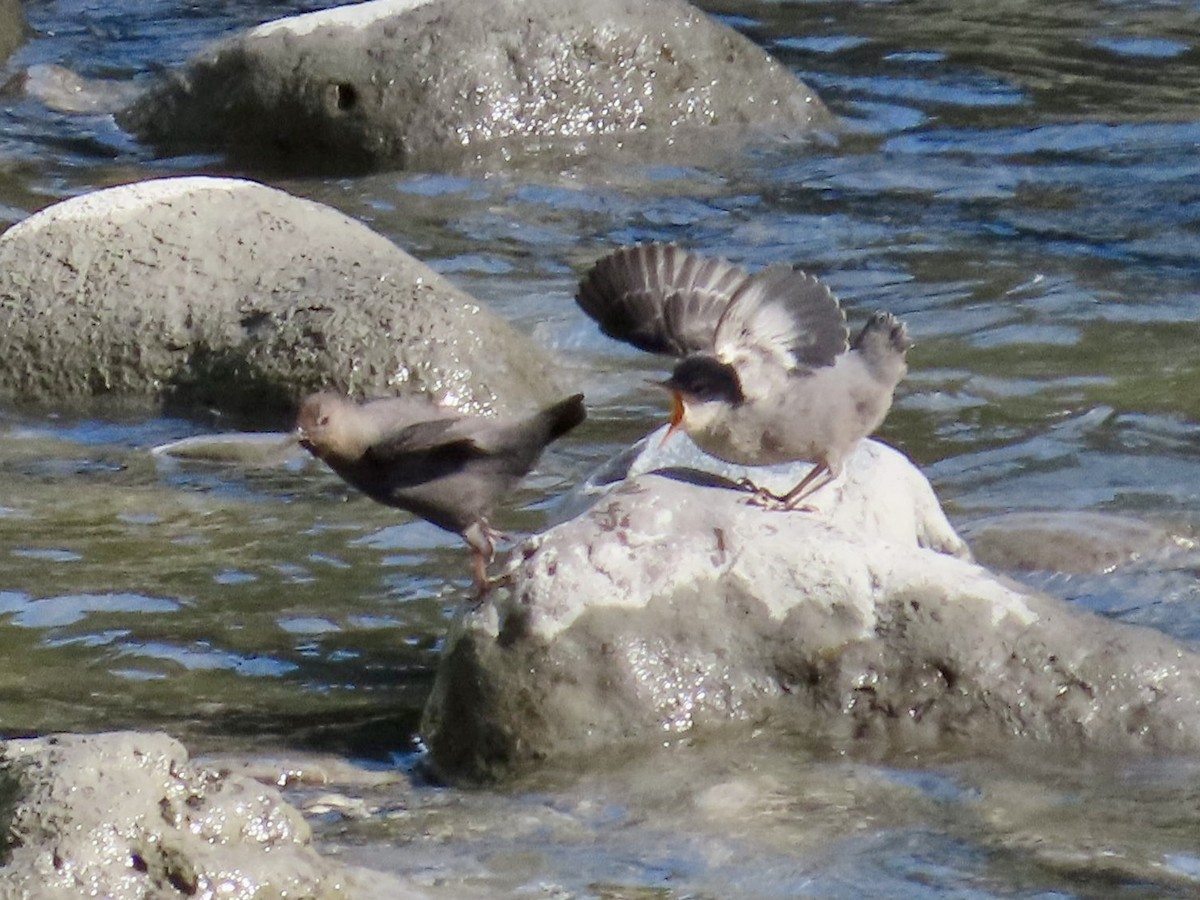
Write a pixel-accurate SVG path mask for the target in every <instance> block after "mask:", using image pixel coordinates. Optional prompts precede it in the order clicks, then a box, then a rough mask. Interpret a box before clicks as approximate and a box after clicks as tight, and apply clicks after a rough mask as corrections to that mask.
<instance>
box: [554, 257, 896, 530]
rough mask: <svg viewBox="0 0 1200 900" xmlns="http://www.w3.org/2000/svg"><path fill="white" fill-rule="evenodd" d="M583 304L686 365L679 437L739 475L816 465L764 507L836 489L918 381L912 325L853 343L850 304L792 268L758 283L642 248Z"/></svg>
mask: <svg viewBox="0 0 1200 900" xmlns="http://www.w3.org/2000/svg"><path fill="white" fill-rule="evenodd" d="M575 299H576V302H578V304H579V306H580V307H581V308H582V309H583V311H584V312H585V313H587V314H588V315H589V316H590V317H591V318H592V319H594V320H595V321H596V322H597V324H599V326H600V329H601V331H603V332H604V333H605V334H607V335H608V336H610V337H614V338H616V339H618V340H621V341H625V342H626V343H629V344H632V345H633V346H635V347H638V348H639V349H642V350H647V351H649V352H651V353H662V354H668V355H671V356H675V357H679V358H680V361H679V363H678V364H677V365H676V366H675V369H674V371H673V372H672V373H671V377H670V378H668V379H667V380H666V381H664V382H661V384H662V385H663V386H664V387H666V388H667V389H668V390H669V391H670V392H671V394H672V397H673V398H674V410H673V413H672V416H671V427H670V430H669V431H668V432H667V437H670V435H671V434H673V433H674V432H675V430H676V429H678V428H680V427H682V428H683V429H684V430H685V431H686V432H687V433H688V435H689V436H690V437H691V438H692V440H693V441H694V442H695V443H696V444H697V446H699V447H700V449H702V450H704V451H705V452H706V453H710V454H712V455H713V456H716V457H719V458H720V459H723V460H725V461H726V462H731V463H736V464H738V465H749V466H762V465H773V464H776V463H785V462H795V461H800V460H804V461H808V462H811V463H813V464H814V465H813V468H812V470H811V471H810V472H809V473H808V474H806V475H805V476H804V478H803V479H801V481H800V482H799V483H798V484H797V485H796V486H795V487H794V488H792V489H791V490H790V491H788V492H787V493H786V494H784V495H782V496H779V495H776V494H772V493H771V492H769V491H766V490H765V489H763V488H757V487H756V488H755V499H754V501H753V502H757V503H759V504H761V505H764V506H776V507H782V508H784V509H795V508H796V507H797V506H798V505H799V504H800V501H802V500H803V499H804V498H805V497H808V496H810V495H811V494H812V493H813V492H814V491H817V490H819V489H820V488H822V487H824V486H825V485H826V484H828V483H829V482H831V481H833V480H834V479H835V478H836V477H837V476H838V475H839V474H840V473H841V471H842V466H843V464H844V462H845V460H846V458H847V457H848V456H849V455H850V453H851V451H853V449H854V448H855V446H856V445H857V444H858V442H859V441H860V440H862V439H863V438H864V437H866V436H867V435H869V434H870V433H871V432H872V431H874V430H875V429H876V428H878V427H879V425H880V423H882V422H883V419H884V417H885V416H886V415H887V412H888V410H889V409H890V408H891V405H892V393H893V391H894V390H895V388H896V385H897V384H898V383H899V382H900V379H901V378H903V377H904V373H905V372H906V371H907V367H906V364H905V353H906V351H907V350H908V348H909V346H911V341H910V340H909V338H908V332H907V331H906V330H905V327H904V324H903V323H902V322H899V321H897V320H896V318H895V317H894V316H892V315H891V314H890V313H886V312H877V313H875V314H874V315H873V316H871V318H870V319H869V320H868V321H867V324H866V326H865V327H864V328H863V329H862V331H861V332H859V334H858V336H857V337H855V338H854V340H853V341H849V340H848V338H849V331H848V329H847V327H846V316H845V313H844V312H843V311H842V308H841V306H840V304H839V303H838V300H837V298H836V297H835V296H834V295H833V293H832V292H831V291H830V290H829V288H828V287H826V286H825V285H824V284H822V283H821V282H820V281H819V280H817V279H816V278H815V277H814V276H812V275H808V274H805V273H804V272H801V271H799V270H797V269H793V268H791V267H790V266H772V267H770V268H768V269H764V270H763V271H760V272H757V273H755V274H753V275H751V274H749V273H748V272H746V270H745V269H742V268H740V267H739V266H735V265H733V264H732V263H730V262H727V261H726V260H723V259H715V258H709V257H704V256H700V255H699V254H695V253H690V252H688V251H686V250H683V249H681V248H679V247H677V246H676V245H674V244H661V243H654V244H639V245H635V246H631V247H624V248H622V249H620V250H617V251H615V252H613V253H611V254H609V255H608V256H605V257H604V258H602V259H601V260H600V261H599V262H597V263H596V264H595V265H594V266H593V267H592V269H591V270H590V271H589V272H588V273H587V274H586V275H585V276H584V278H583V280H582V281H581V283H580V286H579V292H578V294H577V295H576V298H575ZM665 440H666V438H664V441H665Z"/></svg>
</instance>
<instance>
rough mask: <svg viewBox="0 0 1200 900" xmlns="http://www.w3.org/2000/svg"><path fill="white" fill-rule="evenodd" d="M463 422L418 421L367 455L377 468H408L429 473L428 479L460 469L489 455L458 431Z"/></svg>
mask: <svg viewBox="0 0 1200 900" xmlns="http://www.w3.org/2000/svg"><path fill="white" fill-rule="evenodd" d="M460 421H461V420H459V419H453V418H446V419H433V420H430V421H426V422H416V423H414V424H412V425H405V426H403V427H399V428H396V429H395V430H393V431H392V432H391V433H389V434H387V435H385V436H384V437H382V438H381V439H380V440H378V441H376V442H375V443H374V444H372V445H371V446H370V448H368V450H367V452H366V453H365V454H364V455H365V456H366V458H367V459H368V460H369V461H370V462H371V463H372V464H374V465H378V466H385V467H397V466H401V465H408V466H411V467H413V468H414V469H430V468H431V467H432V469H436V470H437V471H436V472H433V471H426V472H424V474H425V475H426V477H428V478H432V477H436V475H440V474H446V473H447V472H451V471H454V470H455V469H457V468H460V467H461V466H462V465H464V464H465V463H466V462H467V461H468V460H471V459H476V458H478V457H480V456H484V455H486V454H487V451H486V450H483V449H482V448H480V447H479V446H478V445H477V444H476V442H475V440H474V438H473V437H472V436H471V435H469V434H463V433H462V432H461V429H459V428H456V426H457V425H458V424H459V422H460Z"/></svg>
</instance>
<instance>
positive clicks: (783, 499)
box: [743, 461, 837, 512]
mask: <svg viewBox="0 0 1200 900" xmlns="http://www.w3.org/2000/svg"><path fill="white" fill-rule="evenodd" d="M835 477H837V476H836V473H835V472H834V471H833V470H832V469H831V468H830V467H829V464H828V463H826V462H824V461H822V462H818V463H817V464H816V465H814V466H813V467H812V469H810V470H809V471H808V473H807V474H806V475H805V476H804V477H803V478H801V479H800V482H799V483H798V484H797V485H796V486H795V487H794V488H792V489H791V490H790V491H788V492H787V493H786V494H784V495H782V496H780V495H779V494H775V493H772V492H771V491H768V490H767V489H766V488H763V487H758V486H756V485H754V484H752V483H751V482H750V481H749V480H748V479H744V480H743V483H745V484H746V485H748V486H749V487H751V488H753V490H754V496H753V497H751V498H750V501H749V502H750V504H751V505H752V506H761V507H762V508H763V509H776V510H791V511H793V512H812V510H813V508H812V507H811V506H800V505H799V504H800V501H801V500H803V499H804V498H805V497H808V496H810V495H812V494H815V493H816V492H817V491H819V490H820V489H821V488H823V487H825V485H827V484H829V482H831V481H833V479H834V478H835Z"/></svg>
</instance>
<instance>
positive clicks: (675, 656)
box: [424, 442, 1200, 778]
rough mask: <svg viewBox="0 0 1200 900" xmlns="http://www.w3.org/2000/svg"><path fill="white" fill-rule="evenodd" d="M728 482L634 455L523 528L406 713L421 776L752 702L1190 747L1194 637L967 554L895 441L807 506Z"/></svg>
mask: <svg viewBox="0 0 1200 900" xmlns="http://www.w3.org/2000/svg"><path fill="white" fill-rule="evenodd" d="M797 469H798V471H794V472H793V473H792V478H793V479H794V478H796V477H798V475H799V474H802V472H803V467H797ZM701 480H703V479H701ZM746 496H747V495H746V493H745V492H744V491H742V490H738V489H722V488H721V487H717V486H713V485H712V484H709V485H704V484H697V483H690V482H689V481H684V480H680V479H679V477H678V475H677V473H676V475H675V477H664V476H662V475H656V474H644V475H637V476H635V477H633V478H631V479H629V480H625V481H622V482H620V483H618V484H617V485H616V486H615V487H614V488H613V489H611V490H610V491H609V492H608V493H606V494H604V495H603V496H602V497H601V498H600V499H599V500H598V501H597V502H596V504H595V505H594V506H593V507H592V508H591V509H589V510H588V511H587V512H585V513H583V514H582V515H580V516H578V517H577V518H574V519H572V520H570V521H568V522H565V523H563V524H561V525H558V526H557V527H555V528H552V529H551V530H549V531H548V532H546V533H545V534H543V535H540V536H538V537H535V538H533V539H531V540H530V541H528V542H527V543H526V544H525V545H524V546H522V547H521V548H520V551H519V556H520V558H519V559H518V560H517V561H515V562H514V563H512V565H511V567H512V574H513V579H514V581H513V585H512V588H511V590H510V591H508V592H503V593H498V594H497V595H496V596H495V597H494V598H493V600H492V602H490V603H489V604H487V605H485V606H483V607H482V608H480V609H478V610H472V611H467V612H466V613H465V614H464V615H463V616H462V617H461V619H460V620H459V621H457V622H456V624H455V626H454V628H453V630H452V633H451V634H450V636H449V637H448V639H447V643H446V648H445V651H444V655H443V659H442V662H441V666H440V670H439V672H438V676H437V681H436V684H435V687H434V691H433V694H432V696H431V699H430V703H429V706H428V708H427V710H426V718H425V723H424V734H425V738H426V740H427V742H428V744H429V747H430V750H431V754H432V759H433V761H434V763H435V765H436V766H437V767H438V768H439V769H440V770H441V772H442V773H443V774H445V775H447V776H449V777H460V778H486V777H491V776H495V775H498V774H502V773H504V772H505V771H506V770H508V769H509V768H514V767H515V768H519V767H521V766H525V765H528V764H530V763H531V762H534V761H536V760H541V759H545V758H551V757H568V756H577V755H581V754H589V753H595V752H598V751H601V750H612V749H614V748H616V747H619V746H620V745H622V744H625V743H627V742H630V741H645V740H650V739H654V738H656V737H657V738H662V737H667V736H671V735H677V734H680V733H684V732H689V731H691V730H693V729H699V728H705V727H710V726H713V725H719V724H724V723H728V722H731V721H742V722H753V721H760V720H761V719H763V718H764V717H766V716H773V717H774V719H773V721H776V722H780V721H782V722H784V723H786V727H789V728H792V729H795V730H803V731H807V732H810V733H813V734H817V735H821V736H825V737H828V738H830V739H832V740H835V741H845V742H856V741H861V740H863V739H868V738H872V739H880V740H885V741H897V742H899V743H901V744H904V745H908V744H910V743H925V742H936V741H941V740H943V739H945V738H946V737H947V736H954V737H961V738H966V739H975V738H977V739H981V740H994V739H996V738H997V737H1000V736H1003V735H1008V736H1013V737H1019V738H1024V739H1029V740H1037V741H1045V742H1047V743H1072V744H1075V745H1077V746H1078V745H1086V744H1091V743H1096V744H1102V745H1104V746H1105V747H1120V746H1123V747H1127V748H1131V747H1154V748H1173V749H1182V748H1188V749H1192V750H1194V749H1196V748H1198V747H1200V657H1197V656H1196V655H1195V654H1193V653H1191V652H1190V651H1188V650H1186V649H1185V648H1184V647H1183V646H1182V645H1180V644H1178V643H1177V642H1175V641H1173V640H1171V639H1170V638H1168V637H1166V636H1164V635H1162V634H1159V633H1158V632H1154V631H1150V630H1147V629H1140V628H1136V627H1131V626H1122V625H1118V624H1114V623H1112V622H1110V621H1107V620H1104V619H1101V618H1099V617H1096V616H1092V615H1090V614H1087V613H1085V612H1081V611H1079V610H1076V609H1073V608H1071V607H1070V606H1068V605H1067V604H1065V603H1063V602H1061V601H1057V600H1054V599H1052V598H1048V597H1044V596H1040V595H1036V594H1034V593H1031V592H1027V591H1025V590H1022V589H1021V588H1020V587H1018V586H1016V585H1014V584H1012V583H1009V582H1008V581H1006V580H1003V579H1001V578H998V577H996V576H994V575H992V574H991V573H990V572H988V571H986V570H985V569H983V568H981V567H979V566H977V565H975V564H973V563H972V562H970V561H969V560H968V559H966V558H963V553H962V551H961V547H962V545H961V542H959V541H958V540H957V538H953V539H950V538H948V537H947V536H945V535H946V532H947V531H948V530H949V526H948V524H946V523H945V519H944V516H942V514H941V511H940V509H938V507H937V504H936V500H934V499H933V494H932V490H931V488H930V487H929V484H928V482H927V481H926V480H925V479H924V478H923V477H922V476H921V474H920V473H919V472H918V471H917V470H916V469H915V468H914V467H913V466H912V465H911V464H910V463H909V462H908V461H907V460H905V459H904V458H903V457H902V456H901V455H900V454H898V453H896V452H895V451H892V450H889V449H888V448H885V447H883V446H882V445H878V444H874V443H871V442H866V443H864V445H863V447H862V448H861V449H860V451H859V452H858V453H857V454H856V455H855V456H854V457H853V458H852V459H851V461H850V463H849V465H848V467H847V474H846V476H845V478H844V479H842V480H839V481H838V482H836V483H835V484H834V485H831V486H830V488H827V489H825V490H823V491H821V492H819V493H818V494H817V495H815V496H814V497H813V498H812V500H813V503H814V504H815V505H816V506H817V509H816V510H814V511H810V512H778V511H768V510H763V509H761V508H756V507H751V506H749V505H747V503H746ZM950 534H953V532H952V531H950ZM938 535H941V537H936V536H938ZM931 536H934V537H931ZM947 551H950V552H947Z"/></svg>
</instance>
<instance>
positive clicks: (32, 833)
mask: <svg viewBox="0 0 1200 900" xmlns="http://www.w3.org/2000/svg"><path fill="white" fill-rule="evenodd" d="M0 785H3V789H2V805H3V816H4V821H5V822H6V825H7V828H6V835H5V844H4V848H5V853H4V856H5V860H4V865H3V867H2V868H0V894H2V895H3V896H5V897H47V898H49V897H64V898H65V897H82V896H103V897H109V898H114V900H123V898H130V900H133V898H139V900H141V898H145V897H167V896H222V897H230V898H249V897H256V898H265V897H297V896H303V897H312V898H333V897H344V896H354V895H356V893H357V890H356V884H355V881H354V877H353V875H352V874H351V873H350V872H348V871H347V870H346V869H344V868H343V867H342V866H341V865H339V864H337V863H335V862H332V861H330V860H326V859H322V858H321V857H320V856H319V855H318V854H317V853H316V851H315V850H313V849H312V847H311V846H310V830H309V826H308V824H307V823H306V822H305V821H304V819H303V818H302V817H301V815H300V813H299V812H297V811H296V810H295V809H293V808H292V807H290V806H288V805H287V804H286V803H284V802H283V800H282V799H281V798H280V796H279V793H278V791H276V790H275V789H274V788H271V787H267V786H265V785H263V784H261V783H259V782H257V781H252V780H250V779H248V778H245V777H242V776H238V775H219V774H218V773H217V772H215V771H214V770H212V769H209V768H207V767H205V766H201V765H197V764H195V763H193V762H191V761H190V760H189V759H188V754H187V751H185V750H184V749H183V747H182V746H181V745H180V744H179V743H178V742H177V741H175V740H173V739H172V738H169V737H167V736H166V735H163V734H144V733H137V732H115V733H109V734H96V735H57V736H49V737H42V738H35V739H31V740H15V741H7V742H5V743H3V744H0Z"/></svg>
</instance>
